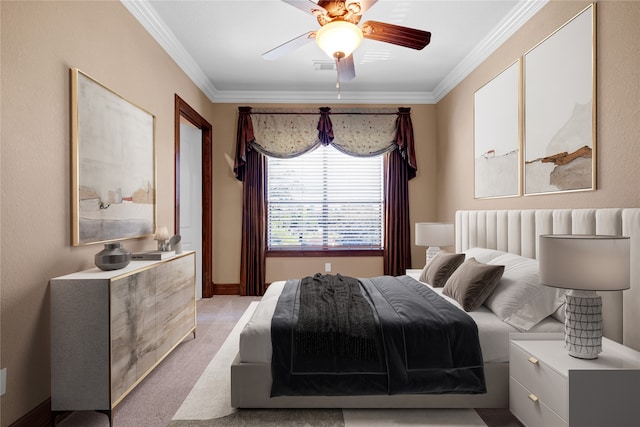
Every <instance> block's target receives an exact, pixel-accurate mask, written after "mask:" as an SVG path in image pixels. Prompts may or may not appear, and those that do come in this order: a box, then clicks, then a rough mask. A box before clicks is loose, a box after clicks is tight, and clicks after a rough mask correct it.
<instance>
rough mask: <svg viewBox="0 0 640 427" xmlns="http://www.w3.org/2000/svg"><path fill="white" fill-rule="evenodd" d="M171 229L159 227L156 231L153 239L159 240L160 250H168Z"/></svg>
mask: <svg viewBox="0 0 640 427" xmlns="http://www.w3.org/2000/svg"><path fill="white" fill-rule="evenodd" d="M169 237H170V236H169V230H167V227H157V228H156V232H155V233H154V235H153V240H157V241H158V250H159V251H166V250H168V249H167V246H168V244H167V240H169Z"/></svg>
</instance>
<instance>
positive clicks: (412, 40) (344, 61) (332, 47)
mask: <svg viewBox="0 0 640 427" xmlns="http://www.w3.org/2000/svg"><path fill="white" fill-rule="evenodd" d="M282 1H284V2H285V3H288V4H290V5H291V6H294V7H297V8H298V9H301V10H303V11H304V12H307V13H309V14H311V15H314V16H315V17H316V19H317V20H318V23H319V24H320V28H319V29H318V30H317V31H309V32H308V33H305V34H302V35H301V36H298V37H296V38H294V39H292V40H289V41H288V42H286V43H283V44H281V45H280V46H278V47H276V48H273V49H271V50H269V51H268V52H265V53H263V54H262V57H263V58H264V59H268V60H273V59H276V58H279V57H281V56H283V55H284V54H286V53H288V52H291V51H292V50H294V49H297V48H299V47H300V46H303V45H304V44H306V43H307V42H309V41H311V40H313V39H315V41H316V43H317V44H318V46H320V48H321V49H322V50H324V51H325V52H326V53H327V55H329V56H330V57H331V58H333V59H335V60H336V69H337V72H338V83H337V86H338V88H339V86H340V83H341V82H346V81H349V80H352V79H353V78H354V77H355V76H356V71H355V67H354V63H353V56H352V55H351V54H352V53H353V51H354V50H355V49H356V48H357V47H358V46H359V45H360V43H361V42H362V38H363V37H364V38H366V39H371V40H376V41H381V42H386V43H391V44H395V45H399V46H404V47H408V48H411V49H416V50H421V49H423V48H424V47H425V46H426V45H428V44H429V42H430V41H431V33H430V32H428V31H423V30H417V29H414V28H408V27H402V26H399V25H394V24H386V23H384V22H377V21H366V22H364V23H363V24H362V25H361V26H360V27H358V25H357V24H358V23H360V18H362V14H363V13H364V12H366V11H367V10H368V9H369V8H370V7H371V6H373V5H374V4H375V3H377V1H378V0H318V1H317V2H315V1H313V0H282Z"/></svg>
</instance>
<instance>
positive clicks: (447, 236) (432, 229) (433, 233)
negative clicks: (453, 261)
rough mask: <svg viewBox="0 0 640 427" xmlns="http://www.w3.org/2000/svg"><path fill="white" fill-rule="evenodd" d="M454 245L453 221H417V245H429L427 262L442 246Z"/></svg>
mask: <svg viewBox="0 0 640 427" xmlns="http://www.w3.org/2000/svg"><path fill="white" fill-rule="evenodd" d="M452 245H453V223H450V222H416V246H428V247H429V249H427V264H429V261H431V260H432V259H433V257H434V256H436V254H437V253H438V252H439V251H440V246H452Z"/></svg>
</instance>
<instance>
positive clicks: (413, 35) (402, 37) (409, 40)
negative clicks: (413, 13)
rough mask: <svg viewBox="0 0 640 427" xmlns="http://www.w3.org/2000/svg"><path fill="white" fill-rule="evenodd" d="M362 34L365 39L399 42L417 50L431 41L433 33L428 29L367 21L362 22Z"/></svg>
mask: <svg viewBox="0 0 640 427" xmlns="http://www.w3.org/2000/svg"><path fill="white" fill-rule="evenodd" d="M362 35H363V36H364V38H365V39H371V40H377V41H380V42H385V43H391V44H397V45H399V46H404V47H409V48H411V49H416V50H420V49H423V48H424V47H425V46H426V45H428V44H429V42H430V41H431V33H430V32H428V31H423V30H416V29H415V28H408V27H401V26H399V25H394V24H386V23H384V22H377V21H367V22H365V23H364V24H362Z"/></svg>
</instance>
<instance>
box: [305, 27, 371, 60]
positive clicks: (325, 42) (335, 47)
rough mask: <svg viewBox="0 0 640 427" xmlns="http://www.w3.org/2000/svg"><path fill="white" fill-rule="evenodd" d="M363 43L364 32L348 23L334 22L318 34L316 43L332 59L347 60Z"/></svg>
mask: <svg viewBox="0 0 640 427" xmlns="http://www.w3.org/2000/svg"><path fill="white" fill-rule="evenodd" d="M361 42H362V30H361V29H360V28H358V26H357V25H355V24H352V23H351V22H347V21H332V22H329V23H328V24H325V25H323V26H322V27H321V28H320V29H319V30H318V32H317V33H316V43H317V44H318V46H319V47H320V49H322V50H324V51H325V52H326V54H327V55H329V57H331V58H335V59H338V58H345V57H347V56H349V55H351V54H352V53H353V51H354V50H356V48H357V47H358V46H360V43H361Z"/></svg>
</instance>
